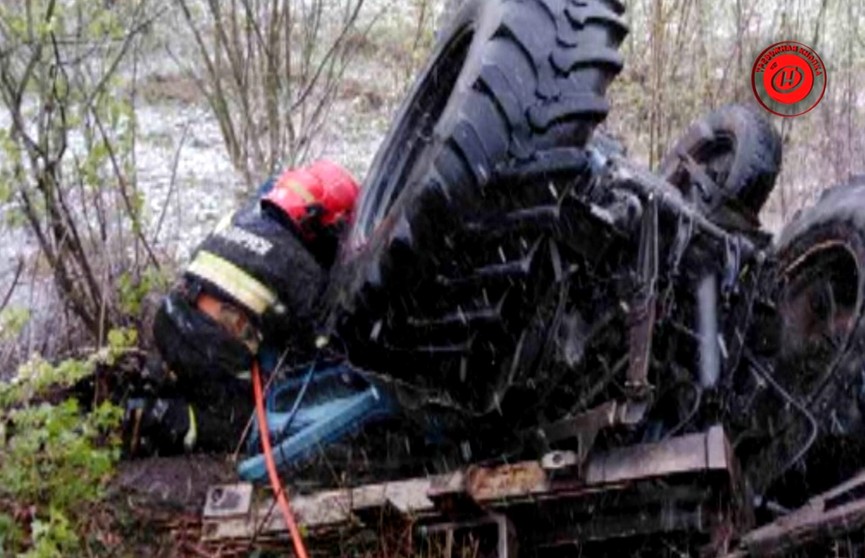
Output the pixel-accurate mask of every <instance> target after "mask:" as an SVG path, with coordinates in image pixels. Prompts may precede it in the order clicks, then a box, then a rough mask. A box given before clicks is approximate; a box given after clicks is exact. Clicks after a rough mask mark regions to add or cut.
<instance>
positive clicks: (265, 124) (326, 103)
mask: <svg viewBox="0 0 865 558" xmlns="http://www.w3.org/2000/svg"><path fill="white" fill-rule="evenodd" d="M364 1H365V0H228V1H225V2H222V1H219V0H204V1H202V2H196V1H194V0H175V2H176V3H177V5H178V7H179V9H180V12H181V13H182V15H183V18H184V20H185V22H186V24H187V26H188V28H189V30H190V31H191V33H192V35H193V37H194V40H195V44H196V47H197V48H196V52H197V59H196V60H195V62H194V64H189V63H185V62H180V61H179V63H180V64H181V66H183V67H184V68H186V71H187V73H188V75H189V76H191V77H192V78H193V79H195V81H196V83H197V84H198V86H199V87H200V89H201V90H202V92H203V93H204V95H205V96H206V98H207V101H208V103H209V105H210V108H211V109H212V111H213V114H214V115H215V117H216V119H217V120H218V122H219V126H220V130H221V132H222V136H223V139H224V142H225V146H226V148H227V150H228V153H229V155H230V157H231V160H232V162H233V163H234V165H235V167H236V168H237V169H238V170H239V171H240V172H241V173H242V174H243V176H244V177H245V179H246V181H247V183H248V184H249V185H250V186H252V185H253V184H255V183H256V182H257V181H258V180H259V179H260V178H261V177H262V176H266V175H268V174H270V173H271V172H273V171H275V170H276V169H277V168H278V167H280V166H282V165H290V164H293V163H295V162H297V161H299V160H302V159H304V157H305V156H306V155H307V152H308V150H309V148H310V142H311V140H312V138H313V137H315V135H316V134H318V133H319V131H320V130H321V128H322V126H323V125H324V123H325V122H326V120H327V117H328V114H329V109H330V106H331V103H332V102H333V100H334V98H335V97H336V95H337V92H338V87H339V84H340V82H341V80H342V77H343V74H344V72H345V69H346V67H347V66H348V64H350V63H351V61H352V59H353V56H354V54H355V51H354V50H353V49H352V45H353V44H356V41H357V36H358V35H363V34H365V33H366V32H367V31H368V28H363V29H362V28H359V26H358V17H359V15H360V12H361V9H362V7H363V6H364Z"/></svg>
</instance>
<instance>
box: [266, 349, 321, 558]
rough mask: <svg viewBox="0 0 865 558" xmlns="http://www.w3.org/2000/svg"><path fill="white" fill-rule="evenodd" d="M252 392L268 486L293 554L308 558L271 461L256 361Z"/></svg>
mask: <svg viewBox="0 0 865 558" xmlns="http://www.w3.org/2000/svg"><path fill="white" fill-rule="evenodd" d="M252 390H253V392H254V393H255V412H256V415H257V416H258V431H259V433H260V435H261V446H262V449H263V450H264V463H265V465H267V475H268V476H269V477H270V486H271V487H273V493H274V494H275V495H276V501H277V503H278V504H279V509H280V510H281V511H282V517H283V519H285V525H286V526H287V527H288V532H289V533H291V542H292V543H294V553H295V554H296V555H297V558H309V554H308V553H307V552H306V547H305V546H304V545H303V538H302V537H301V535H300V529H298V527H297V521H295V519H294V513H292V511H291V505H289V503H288V498H287V497H286V496H285V489H284V488H283V486H282V482H281V481H280V480H279V475H278V474H277V472H276V464H275V463H274V461H273V449H272V448H271V447H270V431H269V429H268V427H267V413H265V412H264V391H263V390H262V388H261V370H259V368H258V361H253V363H252Z"/></svg>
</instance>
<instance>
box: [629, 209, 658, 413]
mask: <svg viewBox="0 0 865 558" xmlns="http://www.w3.org/2000/svg"><path fill="white" fill-rule="evenodd" d="M637 272H638V274H639V276H638V283H637V291H636V293H635V295H634V300H633V302H632V305H631V308H630V316H629V322H630V331H629V343H628V345H629V352H628V356H629V360H630V364H629V366H628V375H627V380H626V381H625V392H626V394H627V396H628V399H630V400H633V401H645V400H647V399H649V398H650V397H651V393H652V386H651V385H650V384H649V381H648V376H649V363H650V360H651V356H652V338H653V336H654V333H655V321H656V315H655V314H656V311H657V308H656V303H657V297H658V293H657V290H658V201H657V199H656V197H655V196H649V200H648V207H647V209H646V211H645V212H644V213H643V219H642V225H641V228H640V250H639V253H638V256H637Z"/></svg>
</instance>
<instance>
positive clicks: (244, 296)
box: [124, 161, 359, 456]
mask: <svg viewBox="0 0 865 558" xmlns="http://www.w3.org/2000/svg"><path fill="white" fill-rule="evenodd" d="M358 191H359V188H358V185H357V182H356V181H355V180H354V179H353V178H352V177H351V175H350V174H349V173H348V172H347V171H346V170H344V169H343V168H341V167H339V166H338V165H336V164H334V163H331V162H328V161H319V162H317V163H314V164H312V165H310V166H308V167H306V168H300V169H293V170H289V171H286V172H285V173H284V174H282V175H281V176H279V177H278V178H276V179H272V180H270V181H268V182H267V183H265V184H264V185H263V186H262V187H261V188H260V189H259V192H258V195H257V196H256V199H255V200H253V201H252V202H251V203H249V204H248V205H247V206H245V207H243V208H241V209H240V210H239V211H237V212H235V213H234V214H232V215H229V216H227V217H226V218H225V219H224V220H223V221H221V222H220V223H219V225H218V226H217V227H216V229H215V230H214V231H213V232H212V233H211V234H210V235H209V236H208V237H207V238H206V239H205V240H204V242H203V243H202V244H201V245H200V246H199V247H198V248H197V250H196V251H195V253H194V254H193V257H192V261H191V263H190V264H189V266H188V267H187V268H186V270H185V272H184V273H183V275H182V277H181V278H180V280H179V281H178V283H177V284H176V285H175V286H174V288H173V289H172V290H171V292H170V293H169V294H168V295H167V296H166V297H165V299H164V300H163V301H162V303H161V305H160V307H159V310H158V312H157V315H156V319H155V322H154V328H153V334H154V340H155V343H156V346H157V348H158V350H159V356H158V357H154V358H151V360H150V361H149V362H148V363H147V366H146V367H145V371H144V372H143V374H142V376H143V378H142V381H141V385H140V386H139V387H138V389H137V393H136V394H135V395H136V396H135V397H133V398H131V399H130V400H129V403H128V404H127V408H126V416H125V421H124V449H125V451H126V453H127V454H128V455H129V456H137V455H149V454H154V453H158V454H162V455H166V454H173V453H179V452H182V451H191V450H193V449H197V450H203V451H225V450H229V449H233V448H234V447H235V446H236V444H237V442H238V439H239V437H240V435H241V432H242V430H243V428H244V426H245V425H246V423H247V421H248V419H249V417H250V415H251V411H252V406H253V404H252V393H251V388H250V384H249V381H248V379H249V371H250V368H251V365H252V361H253V358H257V359H259V361H260V362H262V367H263V368H265V369H267V368H268V367H270V368H273V367H274V366H275V364H276V360H277V358H278V355H279V354H280V353H281V352H282V350H283V349H285V348H287V349H289V350H290V352H291V355H292V358H293V360H295V361H296V362H300V361H302V360H303V359H304V358H309V357H311V356H312V354H313V352H314V350H315V348H314V342H315V337H316V325H317V318H318V314H319V313H320V308H319V300H320V295H321V293H322V290H323V289H324V287H325V284H326V280H327V276H328V269H329V268H330V266H331V265H332V263H333V261H334V259H335V257H336V253H337V249H338V245H339V238H340V236H341V233H342V231H343V229H344V228H345V226H346V225H347V223H348V221H349V219H350V218H351V214H352V210H353V207H354V202H355V199H356V197H357V194H358Z"/></svg>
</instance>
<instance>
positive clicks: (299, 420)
mask: <svg viewBox="0 0 865 558" xmlns="http://www.w3.org/2000/svg"><path fill="white" fill-rule="evenodd" d="M266 405H267V409H266V412H267V425H268V430H269V431H270V436H271V441H272V443H273V457H274V461H275V462H276V467H277V468H278V469H283V468H285V467H290V466H292V465H294V464H295V463H297V462H298V461H300V460H302V459H304V458H306V457H307V456H309V455H310V453H311V452H312V451H314V450H316V449H317V448H318V447H320V446H327V445H328V444H332V443H334V442H338V441H339V440H341V439H342V438H344V437H345V436H347V435H349V434H351V433H352V431H354V430H358V429H360V428H363V427H364V426H365V425H367V424H369V423H370V422H373V421H376V420H380V419H382V418H384V417H387V416H389V415H391V414H392V413H393V410H394V405H393V404H392V401H391V399H390V397H388V396H387V394H386V393H385V392H384V391H383V390H381V389H379V388H377V387H376V386H375V385H374V384H373V383H371V382H370V381H369V380H368V379H367V378H365V377H364V376H363V374H361V373H360V372H358V371H356V370H354V369H353V368H351V367H350V366H349V365H347V364H344V363H341V364H335V365H331V366H328V367H327V368H324V369H322V370H318V369H316V368H315V365H313V367H312V368H311V369H310V370H309V372H308V373H306V374H304V377H303V378H300V379H298V378H293V379H291V380H287V381H283V382H278V383H277V384H276V385H275V387H273V388H272V389H271V390H270V392H269V393H268V396H267V403H266ZM253 432H258V429H257V424H256V428H254V429H253ZM250 443H251V444H254V446H252V447H254V448H255V450H257V449H258V447H259V439H258V436H257V435H254V436H253V437H252V438H251V440H250ZM238 473H239V474H240V477H241V478H243V479H244V480H247V481H257V480H261V479H264V478H265V477H266V476H267V469H266V466H265V461H264V455H262V454H258V455H255V456H253V457H250V458H248V459H245V460H244V461H242V462H241V463H240V465H239V466H238Z"/></svg>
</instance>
